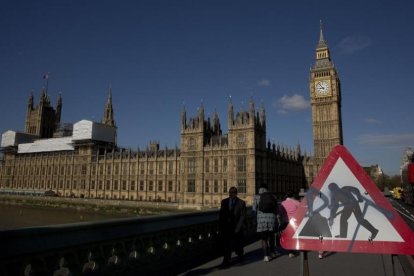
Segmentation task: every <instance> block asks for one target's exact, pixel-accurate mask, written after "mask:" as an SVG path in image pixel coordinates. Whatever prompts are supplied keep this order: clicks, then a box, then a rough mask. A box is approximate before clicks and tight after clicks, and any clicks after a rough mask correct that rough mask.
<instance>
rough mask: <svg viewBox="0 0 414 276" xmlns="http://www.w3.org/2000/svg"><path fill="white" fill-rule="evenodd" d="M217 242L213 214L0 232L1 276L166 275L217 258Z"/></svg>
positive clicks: (250, 228)
mask: <svg viewBox="0 0 414 276" xmlns="http://www.w3.org/2000/svg"><path fill="white" fill-rule="evenodd" d="M248 214H249V215H248V220H247V225H246V235H247V237H249V238H252V237H255V235H254V225H253V223H252V218H251V210H248ZM218 240H219V228H218V211H217V210H214V211H204V212H194V213H181V214H174V215H161V216H152V217H140V218H127V219H116V220H110V221H102V222H93V223H87V222H85V223H77V224H65V225H51V226H45V227H33V228H22V229H16V230H8V231H0V244H1V250H0V274H1V275H13V276H14V275H138V274H139V275H145V274H151V275H154V274H164V273H165V272H166V271H168V272H169V273H168V274H171V273H172V272H173V271H178V270H179V269H183V268H184V267H185V266H186V264H191V265H193V266H194V265H197V264H199V263H201V262H203V261H207V260H208V259H211V258H214V257H217V256H218V255H219V254H220V252H219V248H218Z"/></svg>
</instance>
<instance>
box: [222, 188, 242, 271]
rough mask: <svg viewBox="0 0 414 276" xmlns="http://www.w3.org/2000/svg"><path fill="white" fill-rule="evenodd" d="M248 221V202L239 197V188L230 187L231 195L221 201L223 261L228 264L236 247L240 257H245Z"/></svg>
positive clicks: (223, 264) (240, 258) (225, 264)
mask: <svg viewBox="0 0 414 276" xmlns="http://www.w3.org/2000/svg"><path fill="white" fill-rule="evenodd" d="M245 221H246V203H245V202H244V201H243V200H242V199H240V198H238V197H237V188H236V187H231V188H230V189H229V197H228V198H225V199H223V200H222V201H221V207H220V212H219V226H220V231H221V238H222V241H221V244H222V246H223V262H222V264H221V266H222V267H223V266H228V265H229V263H230V259H231V253H232V251H233V249H234V251H235V253H236V255H237V256H238V259H239V260H240V261H241V260H242V259H243V254H244V249H243V234H244V233H243V232H244V227H245Z"/></svg>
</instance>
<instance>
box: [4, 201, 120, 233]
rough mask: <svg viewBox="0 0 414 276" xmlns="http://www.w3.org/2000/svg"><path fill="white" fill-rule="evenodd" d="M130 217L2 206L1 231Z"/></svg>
mask: <svg viewBox="0 0 414 276" xmlns="http://www.w3.org/2000/svg"><path fill="white" fill-rule="evenodd" d="M123 217H128V216H127V215H124V216H123V215H122V214H105V213H97V212H96V213H94V212H90V211H88V212H86V211H82V210H80V211H79V210H75V209H73V210H68V209H58V208H47V207H38V206H18V205H2V204H0V230H10V229H17V228H23V227H32V226H45V225H53V224H65V223H75V222H83V221H103V220H110V219H116V218H123Z"/></svg>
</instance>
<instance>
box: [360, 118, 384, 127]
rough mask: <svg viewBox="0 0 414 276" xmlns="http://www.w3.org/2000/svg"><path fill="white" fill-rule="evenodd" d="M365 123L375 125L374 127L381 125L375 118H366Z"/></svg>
mask: <svg viewBox="0 0 414 276" xmlns="http://www.w3.org/2000/svg"><path fill="white" fill-rule="evenodd" d="M364 122H365V123H367V124H373V125H380V124H381V121H378V120H377V119H374V118H365V120H364Z"/></svg>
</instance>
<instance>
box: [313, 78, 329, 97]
mask: <svg viewBox="0 0 414 276" xmlns="http://www.w3.org/2000/svg"><path fill="white" fill-rule="evenodd" d="M315 91H316V94H318V95H328V94H329V92H330V91H331V87H330V85H329V82H327V81H318V82H316V83H315Z"/></svg>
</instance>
